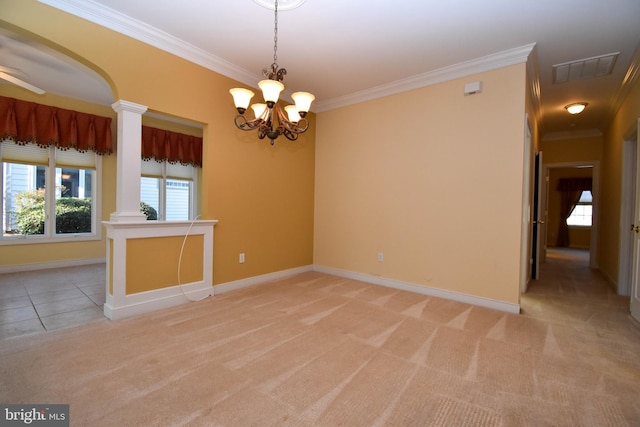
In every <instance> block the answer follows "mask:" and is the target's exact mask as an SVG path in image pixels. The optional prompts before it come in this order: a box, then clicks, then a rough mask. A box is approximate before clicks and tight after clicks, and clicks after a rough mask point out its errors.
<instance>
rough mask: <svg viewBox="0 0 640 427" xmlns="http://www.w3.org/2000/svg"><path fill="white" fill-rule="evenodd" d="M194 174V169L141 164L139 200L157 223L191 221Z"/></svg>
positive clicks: (148, 161)
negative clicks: (152, 211) (152, 214)
mask: <svg viewBox="0 0 640 427" xmlns="http://www.w3.org/2000/svg"><path fill="white" fill-rule="evenodd" d="M196 173H197V169H196V168H195V167H194V166H187V165H183V164H180V163H175V164H174V163H169V162H167V161H163V162H157V161H155V160H143V161H142V177H141V179H140V200H142V202H144V203H146V204H148V205H149V206H151V207H152V208H154V209H155V210H156V212H157V214H158V220H159V221H180V220H182V221H187V220H191V219H193V217H194V212H195V201H194V200H195V198H194V194H195V182H196V179H195V178H196Z"/></svg>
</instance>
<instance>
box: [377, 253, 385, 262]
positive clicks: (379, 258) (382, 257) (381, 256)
mask: <svg viewBox="0 0 640 427" xmlns="http://www.w3.org/2000/svg"><path fill="white" fill-rule="evenodd" d="M382 261H384V254H383V253H382V252H378V262H382Z"/></svg>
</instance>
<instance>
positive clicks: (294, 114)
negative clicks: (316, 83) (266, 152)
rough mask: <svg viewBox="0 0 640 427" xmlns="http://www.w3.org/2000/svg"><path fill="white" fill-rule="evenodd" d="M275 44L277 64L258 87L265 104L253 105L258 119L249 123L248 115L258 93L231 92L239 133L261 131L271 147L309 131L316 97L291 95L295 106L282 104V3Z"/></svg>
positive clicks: (260, 135)
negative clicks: (310, 111)
mask: <svg viewBox="0 0 640 427" xmlns="http://www.w3.org/2000/svg"><path fill="white" fill-rule="evenodd" d="M274 11H275V19H274V30H273V32H274V38H273V41H274V44H273V64H271V67H270V68H265V69H264V70H262V74H263V75H264V76H265V77H266V78H267V79H266V80H261V81H260V82H259V83H258V87H260V89H261V90H262V96H263V98H264V102H265V103H264V104H262V103H256V104H253V105H251V109H252V110H253V112H254V115H255V118H254V119H253V120H247V117H246V116H245V114H244V113H245V111H246V110H247V108H248V107H249V102H250V101H251V98H253V95H254V93H253V92H252V91H250V90H249V89H244V88H233V89H231V90H229V92H230V93H231V95H233V102H234V104H235V106H236V109H237V110H238V115H237V116H236V117H235V119H234V122H235V125H236V127H237V128H238V129H240V130H244V131H252V130H256V129H257V130H258V138H260V139H264V137H265V136H266V137H267V138H269V139H270V140H271V145H273V144H274V143H275V140H276V138H278V136H280V135H284V136H285V137H286V138H287V139H289V140H291V141H295V140H296V139H298V135H299V134H301V133H304V132H305V131H306V130H307V129H308V128H309V123H308V122H307V119H306V115H307V113H308V112H309V109H310V108H311V102H313V100H314V99H315V96H313V95H312V94H310V93H308V92H295V93H293V94H292V95H291V98H293V101H294V102H295V105H287V106H286V107H285V108H284V110H285V111H286V114H285V112H284V111H282V108H281V107H280V105H279V104H278V98H279V97H280V92H282V91H283V90H284V84H282V81H283V80H284V76H285V75H286V74H287V70H285V69H284V68H278V64H277V59H278V0H275V5H274Z"/></svg>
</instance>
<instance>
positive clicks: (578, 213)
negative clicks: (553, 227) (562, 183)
mask: <svg viewBox="0 0 640 427" xmlns="http://www.w3.org/2000/svg"><path fill="white" fill-rule="evenodd" d="M592 211H593V196H592V195H591V191H588V190H586V191H583V192H582V194H581V195H580V200H579V201H578V204H576V207H575V208H574V209H573V212H571V216H569V218H567V225H574V226H579V227H591V215H592Z"/></svg>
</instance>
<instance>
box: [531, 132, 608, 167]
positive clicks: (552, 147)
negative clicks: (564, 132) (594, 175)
mask: <svg viewBox="0 0 640 427" xmlns="http://www.w3.org/2000/svg"><path fill="white" fill-rule="evenodd" d="M603 141H604V140H603V137H601V136H589V137H580V138H572V139H562V140H557V141H542V142H541V143H540V149H541V150H542V153H543V155H542V161H543V162H544V164H549V163H568V162H600V161H602V150H603Z"/></svg>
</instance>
